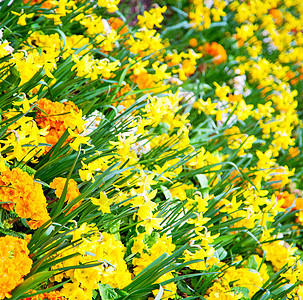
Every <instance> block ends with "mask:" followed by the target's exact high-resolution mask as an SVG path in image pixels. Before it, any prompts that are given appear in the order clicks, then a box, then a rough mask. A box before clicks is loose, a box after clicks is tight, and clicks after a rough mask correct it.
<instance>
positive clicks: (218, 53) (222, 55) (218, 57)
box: [204, 42, 227, 65]
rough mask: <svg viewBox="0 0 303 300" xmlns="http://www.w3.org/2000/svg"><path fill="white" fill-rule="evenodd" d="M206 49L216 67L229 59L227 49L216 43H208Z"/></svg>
mask: <svg viewBox="0 0 303 300" xmlns="http://www.w3.org/2000/svg"><path fill="white" fill-rule="evenodd" d="M204 49H205V52H206V53H207V54H209V55H211V56H212V57H213V58H214V63H215V64H216V65H219V64H220V63H222V62H223V61H226V59H227V55H226V51H225V49H224V48H223V46H222V45H220V44H218V43H216V42H212V43H211V44H209V43H206V44H205V47H204Z"/></svg>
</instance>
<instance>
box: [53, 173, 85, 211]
mask: <svg viewBox="0 0 303 300" xmlns="http://www.w3.org/2000/svg"><path fill="white" fill-rule="evenodd" d="M65 182H66V178H63V177H56V178H55V179H54V180H53V181H52V182H51V183H50V185H49V186H50V188H52V189H54V190H55V194H56V196H57V197H58V198H60V197H61V195H62V193H63V189H64V186H65ZM79 195H81V194H80V191H79V189H78V188H77V182H76V181H75V180H74V179H70V180H69V181H68V186H67V194H66V197H65V202H67V203H69V202H71V201H72V200H74V199H75V198H76V197H78V196H79ZM80 205H81V202H78V203H77V204H75V205H74V206H73V207H72V208H71V209H70V210H69V212H72V211H73V210H75V209H76V208H77V207H79V206H80Z"/></svg>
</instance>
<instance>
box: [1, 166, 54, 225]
mask: <svg viewBox="0 0 303 300" xmlns="http://www.w3.org/2000/svg"><path fill="white" fill-rule="evenodd" d="M0 185H1V186H2V187H1V188H0V197H1V199H2V201H3V202H7V203H5V204H2V207H3V208H5V209H6V210H9V211H12V210H14V211H15V212H16V213H17V215H18V216H19V217H20V218H24V219H30V220H29V221H27V223H28V225H29V227H30V228H32V229H36V228H38V227H40V226H41V225H42V224H44V223H45V222H46V221H48V220H49V215H48V212H47V209H46V205H47V203H46V198H45V196H44V194H43V190H42V186H41V184H40V183H37V182H35V181H34V179H33V177H31V176H30V175H28V174H27V173H26V172H23V171H22V170H21V169H19V168H14V169H12V170H10V169H9V168H8V167H5V168H4V170H2V171H1V175H0Z"/></svg>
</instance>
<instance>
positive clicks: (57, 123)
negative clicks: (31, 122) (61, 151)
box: [35, 98, 85, 145]
mask: <svg viewBox="0 0 303 300" xmlns="http://www.w3.org/2000/svg"><path fill="white" fill-rule="evenodd" d="M37 108H38V109H37V115H36V119H35V121H36V122H37V124H38V126H39V127H40V128H48V130H49V132H48V134H47V135H46V137H45V138H46V142H47V143H49V144H51V145H55V144H56V143H57V142H58V141H59V139H60V138H61V136H62V135H63V133H64V132H65V130H67V128H71V129H72V130H73V131H74V132H75V133H77V134H80V133H81V132H82V131H83V128H84V123H85V122H84V121H83V120H82V112H81V111H80V110H79V108H78V107H77V105H76V104H74V103H73V102H71V101H68V102H64V103H60V102H52V101H50V100H48V99H46V98H42V99H40V100H39V101H38V102H37ZM67 141H68V140H67Z"/></svg>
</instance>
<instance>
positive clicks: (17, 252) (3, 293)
mask: <svg viewBox="0 0 303 300" xmlns="http://www.w3.org/2000/svg"><path fill="white" fill-rule="evenodd" d="M27 243H28V241H27V240H23V239H19V238H16V237H13V236H9V235H7V236H4V237H0V299H4V298H10V297H11V294H10V292H11V291H12V290H13V289H14V288H15V287H16V286H17V285H19V284H20V283H21V282H22V281H23V277H24V276H25V275H27V274H28V273H29V272H30V270H31V267H32V263H33V262H32V260H31V259H30V258H29V250H28V248H27Z"/></svg>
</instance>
